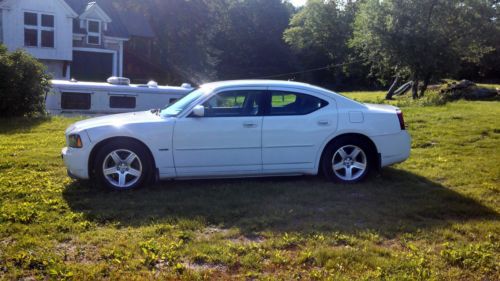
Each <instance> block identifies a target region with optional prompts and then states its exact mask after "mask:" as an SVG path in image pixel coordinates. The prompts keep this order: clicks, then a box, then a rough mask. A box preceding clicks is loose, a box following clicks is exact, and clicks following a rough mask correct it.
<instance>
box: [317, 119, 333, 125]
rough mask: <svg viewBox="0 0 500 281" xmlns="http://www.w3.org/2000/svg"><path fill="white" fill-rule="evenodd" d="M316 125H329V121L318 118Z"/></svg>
mask: <svg viewBox="0 0 500 281" xmlns="http://www.w3.org/2000/svg"><path fill="white" fill-rule="evenodd" d="M318 125H320V126H328V125H330V121H328V120H319V121H318Z"/></svg>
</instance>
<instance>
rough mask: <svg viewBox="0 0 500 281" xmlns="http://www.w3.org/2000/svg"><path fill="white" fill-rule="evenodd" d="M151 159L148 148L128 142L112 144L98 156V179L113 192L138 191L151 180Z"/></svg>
mask: <svg viewBox="0 0 500 281" xmlns="http://www.w3.org/2000/svg"><path fill="white" fill-rule="evenodd" d="M150 158H151V157H150V156H149V154H148V152H147V150H146V148H144V146H143V145H141V144H139V143H136V142H133V141H128V140H118V141H113V142H110V143H108V144H105V145H104V146H103V147H102V148H101V149H100V150H99V152H98V153H97V155H96V158H95V162H94V170H95V176H96V179H97V181H98V182H99V183H100V184H101V185H103V186H105V187H108V188H110V189H112V190H131V189H137V188H139V187H142V186H143V185H144V184H145V183H147V182H148V180H149V179H150V178H151V172H152V171H153V168H152V164H151V163H152V162H151V159H150Z"/></svg>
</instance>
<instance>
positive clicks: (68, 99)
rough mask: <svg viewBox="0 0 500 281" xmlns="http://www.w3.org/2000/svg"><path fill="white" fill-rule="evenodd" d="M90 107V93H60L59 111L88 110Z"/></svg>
mask: <svg viewBox="0 0 500 281" xmlns="http://www.w3.org/2000/svg"><path fill="white" fill-rule="evenodd" d="M90 106H91V96H90V93H68V92H63V93H61V109H80V110H89V109H90Z"/></svg>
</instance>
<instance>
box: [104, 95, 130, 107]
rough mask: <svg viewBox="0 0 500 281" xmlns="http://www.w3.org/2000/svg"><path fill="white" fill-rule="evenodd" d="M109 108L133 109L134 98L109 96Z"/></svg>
mask: <svg viewBox="0 0 500 281" xmlns="http://www.w3.org/2000/svg"><path fill="white" fill-rule="evenodd" d="M109 107H111V108H135V97H124V96H111V97H109Z"/></svg>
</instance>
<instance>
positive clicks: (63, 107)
mask: <svg viewBox="0 0 500 281" xmlns="http://www.w3.org/2000/svg"><path fill="white" fill-rule="evenodd" d="M51 84H52V88H51V90H50V92H49V93H48V94H47V98H46V109H47V111H48V112H49V113H50V114H56V115H57V114H112V113H122V112H132V111H143V110H149V109H155V108H164V107H165V106H167V105H169V104H172V103H174V102H175V101H177V100H178V99H180V98H182V97H183V96H185V95H186V94H188V93H189V92H191V91H192V90H193V88H192V87H191V85H189V84H183V85H182V86H180V87H172V86H158V84H157V83H156V82H154V81H151V82H149V83H148V84H146V85H138V84H130V80H129V79H127V78H122V77H111V78H109V79H108V83H96V82H79V81H75V80H71V81H66V80H52V81H51Z"/></svg>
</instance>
